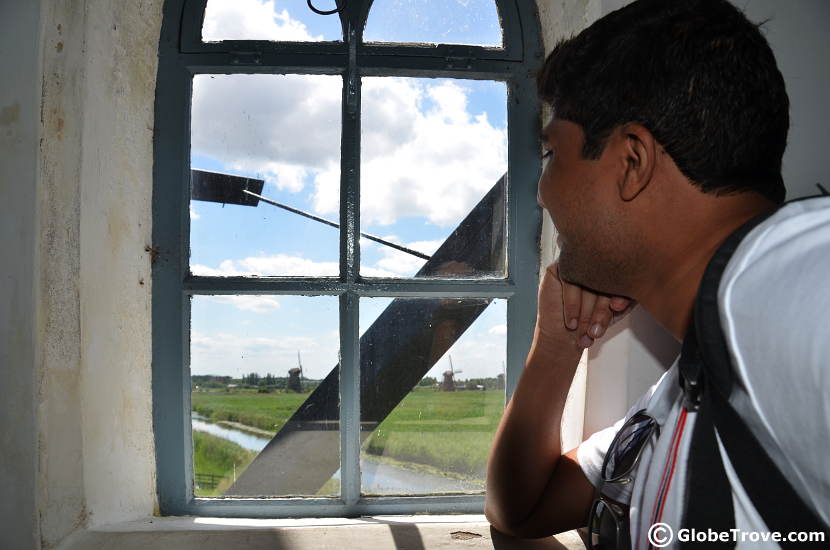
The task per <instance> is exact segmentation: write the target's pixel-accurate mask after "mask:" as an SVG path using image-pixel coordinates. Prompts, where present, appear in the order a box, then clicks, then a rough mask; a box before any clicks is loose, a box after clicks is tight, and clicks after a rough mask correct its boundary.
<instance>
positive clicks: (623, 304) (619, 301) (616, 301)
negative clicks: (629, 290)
mask: <svg viewBox="0 0 830 550" xmlns="http://www.w3.org/2000/svg"><path fill="white" fill-rule="evenodd" d="M630 303H631V300H630V299H628V298H624V297H622V296H613V297H611V303H610V304H609V305H610V306H611V309H613V310H614V311H622V310H624V309H625V308H627V307H628V304H630Z"/></svg>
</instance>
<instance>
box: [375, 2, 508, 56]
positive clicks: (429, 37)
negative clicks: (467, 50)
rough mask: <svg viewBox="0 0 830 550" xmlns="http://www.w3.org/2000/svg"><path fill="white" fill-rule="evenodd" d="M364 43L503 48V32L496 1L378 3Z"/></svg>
mask: <svg viewBox="0 0 830 550" xmlns="http://www.w3.org/2000/svg"><path fill="white" fill-rule="evenodd" d="M363 39H364V40H365V41H366V42H414V43H435V44H470V45H476V46H501V45H502V31H501V24H500V22H499V13H498V9H497V8H496V3H495V2H494V1H493V0H375V2H373V3H372V9H371V11H370V12H369V18H368V20H367V21H366V29H365V30H364V31H363Z"/></svg>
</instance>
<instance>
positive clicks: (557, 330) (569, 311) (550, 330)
mask: <svg viewBox="0 0 830 550" xmlns="http://www.w3.org/2000/svg"><path fill="white" fill-rule="evenodd" d="M636 305H637V302H636V301H634V300H632V299H630V298H626V297H624V296H608V295H605V294H598V293H596V292H593V291H591V290H588V289H586V288H583V287H581V286H579V285H574V284H571V283H568V282H567V281H564V280H562V278H561V277H560V275H559V264H558V263H557V262H554V263H552V264H550V265H549V266H548V267H547V269H546V270H545V274H544V276H543V277H542V281H541V283H540V285H539V306H538V311H537V314H536V331H537V335H536V338H537V340H538V339H541V340H543V341H544V342H551V341H553V342H557V341H562V339H563V338H565V339H567V340H572V341H575V342H576V343H577V345H578V346H579V347H582V348H587V347H590V346H591V345H592V344H593V343H594V341H595V340H596V339H597V338H600V337H601V336H602V335H603V334H605V331H606V329H607V328H608V327H609V326H611V325H612V324H614V323H616V322H617V321H619V320H620V319H621V318H623V317H625V316H626V315H627V314H628V313H629V312H630V311H631V310H632V309H634V307H636ZM539 343H542V342H539Z"/></svg>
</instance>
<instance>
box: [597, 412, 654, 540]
mask: <svg viewBox="0 0 830 550" xmlns="http://www.w3.org/2000/svg"><path fill="white" fill-rule="evenodd" d="M654 434H657V435H659V434H660V426H659V425H658V424H657V421H656V420H655V419H654V418H653V417H651V416H649V415H648V414H647V413H646V410H645V409H641V410H639V411H637V412H636V413H634V414H633V415H632V416H631V417H630V418H629V419H628V420H626V421H625V424H623V425H622V427H621V428H620V429H619V431H618V432H617V435H615V436H614V440H613V441H611V445H609V446H608V452H607V453H606V454H605V460H604V461H603V463H602V471H601V478H602V483H603V484H605V483H621V484H622V483H629V482H631V477H630V476H631V472H633V471H634V467H635V466H636V465H637V461H638V460H639V458H640V455H641V454H642V452H643V449H644V448H645V444H646V442H647V441H648V440H649V439H651V437H652V435H654ZM629 547H630V539H629V531H628V507H627V506H625V505H622V504H620V503H618V502H615V501H613V500H611V499H609V498H606V497H605V496H603V494H602V485H600V488H599V490H598V497H597V498H596V499H594V502H593V504H592V505H591V512H590V514H589V516H588V549H589V550H608V549H611V548H613V549H615V550H627V549H628V548H629Z"/></svg>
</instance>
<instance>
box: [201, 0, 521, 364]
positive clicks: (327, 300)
mask: <svg viewBox="0 0 830 550" xmlns="http://www.w3.org/2000/svg"><path fill="white" fill-rule="evenodd" d="M376 4H377V5H376V6H375V8H374V9H375V10H376V11H375V13H373V14H372V15H371V16H370V20H369V23H368V24H367V39H376V40H390V41H394V40H411V41H418V40H422V41H428V40H431V39H432V40H440V41H444V42H453V41H455V42H467V43H479V44H494V43H499V42H500V36H499V32H498V27H497V22H496V24H495V25H494V24H493V21H494V18H495V17H496V15H495V7H492V6H490V4H491V3H489V2H485V1H484V0H466V1H462V0H454V1H447V0H433V1H425V0H421V1H414V2H410V1H407V2H399V1H397V0H386V1H384V0H377V2H376ZM396 6H397V8H396ZM487 6H490V7H489V8H487V9H482V8H486V7H487ZM319 7H320V8H325V7H327V2H326V1H323V0H319ZM477 8H478V9H477ZM488 10H490V11H488ZM401 14H403V15H405V19H407V20H408V21H409V22H410V23H411V24H406V25H403V24H401V23H400V15H401ZM453 21H455V23H453ZM488 21H489V23H488ZM462 22H464V23H463V24H462ZM442 24H446V27H445V28H444V27H442V26H441V25H442ZM384 33H385V34H384ZM434 33H438V35H435V34H434ZM265 36H270V37H275V38H280V37H284V38H283V39H292V40H315V39H337V38H339V24H337V22H336V20H335V17H333V16H332V17H321V16H316V15H314V14H311V13H310V12H309V11H308V9H307V8H306V7H305V0H295V1H285V0H272V1H262V0H236V1H234V2H220V1H219V0H211V2H210V3H209V4H208V13H207V14H206V23H205V39H206V40H207V39H211V37H212V39H221V38H242V37H245V38H264V37H265ZM436 36H437V38H436ZM341 85H342V80H341V77H340V76H307V75H200V76H197V77H195V80H194V98H193V111H192V132H191V142H192V158H191V165H192V167H193V168H198V169H204V170H213V171H220V172H226V173H231V174H237V175H244V176H252V177H258V178H262V179H265V181H266V184H265V188H264V190H263V194H264V195H265V196H267V197H269V198H272V199H274V200H277V201H280V202H283V203H286V204H289V205H291V206H294V207H296V208H300V209H303V210H306V211H309V212H313V213H314V214H316V215H319V216H322V217H325V218H328V219H330V220H332V221H335V222H337V221H338V218H339V178H340V173H339V163H340V87H341ZM362 110H363V118H362V136H361V142H362V160H361V187H362V189H361V201H362V206H361V219H362V230H363V231H365V232H368V233H371V234H375V235H378V236H382V237H384V238H387V239H389V240H391V241H394V242H399V243H402V244H406V245H408V246H410V247H412V248H416V249H418V250H421V251H423V252H425V253H427V254H429V253H432V252H433V251H434V250H435V249H436V248H437V247H438V246H439V245H440V243H441V242H442V241H443V240H444V239H445V238H446V237H447V236H448V235H449V234H450V233H451V232H452V230H453V229H454V228H455V227H456V226H457V225H458V223H459V221H460V220H461V219H462V218H463V217H464V216H465V215H466V214H467V212H469V210H470V209H471V208H472V207H473V206H474V205H475V204H476V203H477V202H478V200H479V199H480V198H481V197H482V196H483V195H484V194H485V193H486V192H487V191H488V190H489V189H490V187H491V186H492V185H493V184H494V183H495V181H496V180H497V179H498V177H499V176H501V174H502V173H503V172H504V171H505V170H506V161H507V141H506V89H505V86H504V84H502V83H500V82H481V81H469V80H447V79H402V78H382V77H375V78H366V79H364V82H363V104H362ZM338 238H339V237H338V231H337V230H336V229H335V228H332V227H328V226H326V225H323V224H320V223H317V222H314V221H312V220H308V219H305V218H302V217H300V216H297V215H296V214H292V213H289V212H286V211H283V210H281V209H278V208H276V207H273V206H270V205H268V204H264V203H260V205H259V206H257V207H256V208H253V207H244V206H236V205H225V206H222V205H220V204H215V203H208V202H201V201H193V202H192V204H191V269H192V270H193V272H194V273H197V274H203V275H216V276H222V275H243V274H259V275H313V276H321V275H332V276H336V275H337V273H338ZM361 255H362V261H361V272H362V274H363V275H366V276H373V275H375V276H396V277H409V276H411V275H413V274H414V273H415V271H417V269H418V268H420V266H421V265H422V263H423V260H418V259H417V258H414V257H412V256H408V255H406V254H404V253H401V252H397V251H394V250H393V249H390V248H388V247H384V246H383V245H380V244H377V243H374V242H371V241H367V240H365V239H364V240H362V242H361ZM390 300H391V299H380V298H378V299H368V298H367V299H363V300H361V306H360V321H361V331H362V330H365V328H366V327H368V325H370V324H371V322H372V321H373V320H374V319H375V318H376V317H377V316H378V315H379V313H380V312H381V311H382V310H383V307H385V305H386V304H387V303H388V302H389V301H390ZM505 313H506V304H505V302H504V301H503V300H499V301H496V302H495V303H494V304H492V305H491V306H490V307H488V309H487V310H486V311H485V313H484V314H483V315H482V316H481V317H479V319H478V320H477V321H476V323H475V324H474V325H473V327H471V328H470V329H469V330H468V331H467V333H465V335H464V337H462V339H461V340H459V342H457V343H456V345H455V346H454V348H453V349H451V350H450V352H449V354H451V355H452V357H453V363H454V364H455V366H456V368H459V369H462V370H463V371H464V373H463V374H462V375H461V377H462V378H467V377H477V376H495V375H496V374H498V373H499V372H501V371H502V361H503V360H504V356H505V352H504V345H505V344H504V338H505V336H504V335H505ZM191 317H192V333H193V334H192V344H191V355H192V357H191V371H192V373H193V374H220V375H233V376H239V375H241V374H245V373H248V372H259V373H260V374H265V373H266V372H271V373H273V374H276V375H283V376H284V375H285V374H286V372H287V370H288V368H290V367H293V366H295V364H296V360H297V359H296V353H297V350H298V349H299V350H300V351H301V353H302V356H303V364H304V371H305V373H306V375H307V376H309V377H312V378H321V377H323V376H325V375H326V373H327V372H328V371H329V370H330V369H331V368H332V367H333V366H334V365H335V364H336V363H337V344H338V334H337V332H338V326H337V321H338V312H337V299H336V298H334V297H290V296H253V297H252V296H237V297H233V296H231V297H227V296H222V297H220V296H216V297H196V298H194V301H193V309H192V316H191ZM447 367H448V360H447V358H446V357H445V358H443V359H442V360H441V361H439V362H438V364H437V365H436V367H435V368H434V369H433V371H432V372H430V373H429V375H431V376H439V377H440V372H442V371H443V370H445V369H446V368H447Z"/></svg>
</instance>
